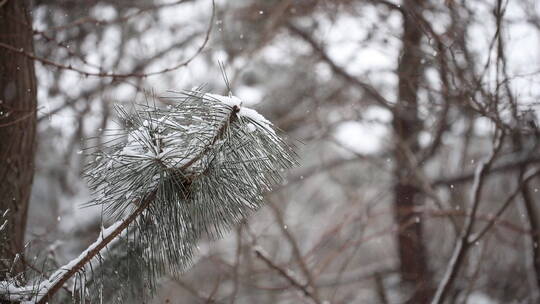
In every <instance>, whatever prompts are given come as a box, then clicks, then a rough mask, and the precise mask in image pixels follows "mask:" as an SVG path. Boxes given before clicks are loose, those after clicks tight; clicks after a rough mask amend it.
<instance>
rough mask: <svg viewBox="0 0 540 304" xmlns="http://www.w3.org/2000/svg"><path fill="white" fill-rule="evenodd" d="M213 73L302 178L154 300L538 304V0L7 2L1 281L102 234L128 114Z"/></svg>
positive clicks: (1, 44)
mask: <svg viewBox="0 0 540 304" xmlns="http://www.w3.org/2000/svg"><path fill="white" fill-rule="evenodd" d="M219 62H223V64H224V66H225V69H226V72H227V75H228V77H229V79H230V82H231V87H232V91H233V93H234V94H235V95H236V96H238V97H240V98H241V99H242V100H243V102H244V103H245V104H247V105H249V106H250V107H253V108H255V109H257V110H258V111H259V112H260V113H262V114H263V115H265V117H266V118H268V119H269V120H270V121H272V122H273V123H274V124H275V125H276V126H277V127H278V128H280V129H281V130H283V132H284V133H285V134H286V135H287V138H288V140H289V141H290V142H291V143H292V144H294V145H295V146H296V150H297V151H296V152H297V153H298V155H299V160H300V163H301V165H300V166H299V167H298V168H295V169H294V170H292V171H291V172H284V174H285V175H286V182H285V183H283V185H281V186H279V188H278V189H276V191H274V192H272V193H268V194H267V196H266V201H267V205H266V206H265V207H264V208H263V209H262V210H260V211H259V212H257V214H255V215H254V216H252V217H251V218H250V219H249V220H248V221H247V222H245V223H243V224H242V225H239V226H238V227H237V228H236V229H235V230H234V231H232V232H231V233H229V234H228V235H225V237H224V238H223V239H222V240H219V241H213V240H203V241H201V242H200V244H199V252H198V254H197V258H196V261H195V263H194V265H193V267H192V268H191V269H189V270H188V271H187V272H186V273H185V274H184V275H183V276H181V277H172V276H171V277H163V278H162V281H161V283H160V288H159V291H158V293H157V294H156V295H155V297H154V298H153V303H237V304H240V303H321V304H322V303H383V304H384V303H464V304H467V303H468V304H474V303H479V304H482V303H489V304H491V303H538V302H539V301H540V247H539V241H540V205H539V204H540V193H539V188H540V153H539V152H540V149H539V144H540V129H539V125H538V123H539V113H540V103H539V99H538V98H539V97H540V75H539V73H540V3H539V2H538V1H536V0H334V1H331V0H265V1H255V0H238V1H225V0H222V1H217V0H216V1H215V3H213V2H212V1H211V0H197V1H195V0H192V1H190V0H181V1H157V0H156V1H151V0H130V1H127V0H84V1H76V0H56V1H55V0H34V1H18V0H2V1H0V211H1V212H0V216H2V214H3V213H4V211H5V210H8V209H9V212H8V213H6V214H4V215H3V218H6V219H8V220H9V221H8V226H7V230H6V232H7V234H5V235H4V236H3V238H4V239H3V240H1V241H2V242H3V245H2V246H0V258H1V263H0V273H1V274H0V278H5V277H6V276H7V275H15V274H16V273H17V272H19V271H23V270H25V271H27V272H28V273H33V275H39V273H40V272H47V271H49V270H53V269H55V267H57V266H58V265H63V264H64V263H65V262H66V261H69V260H70V259H71V258H73V257H74V256H76V255H78V254H79V253H80V252H81V251H82V250H84V248H86V246H87V245H88V244H89V243H91V242H92V241H93V240H95V238H96V236H97V235H98V234H99V231H100V226H101V219H102V217H101V210H100V208H81V204H83V203H85V202H87V201H89V199H90V197H89V190H88V188H87V184H86V181H85V180H84V178H83V168H84V166H85V164H87V163H88V162H92V161H93V159H92V158H91V157H89V156H88V153H87V152H88V151H89V150H91V149H93V148H91V147H96V146H100V145H102V144H104V143H105V142H106V138H104V137H103V134H104V130H105V129H106V128H108V127H111V126H112V122H113V121H114V119H115V115H116V114H115V112H114V111H113V110H112V109H113V106H114V105H115V104H124V105H129V104H133V103H137V102H144V100H145V98H146V97H145V96H146V94H149V93H150V94H155V95H157V96H161V95H164V94H165V93H166V92H167V90H181V89H189V88H192V87H194V86H199V85H201V84H204V85H205V88H206V89H207V90H209V91H212V92H216V93H220V94H226V93H227V92H226V86H225V84H224V82H223V78H222V73H221V71H220V67H219V64H218V63H219ZM34 70H35V71H34ZM161 102H162V105H163V106H166V105H167V102H169V101H168V100H165V99H163V100H162V101H161ZM83 152H84V153H83ZM90 152H91V151H90ZM32 159H34V160H35V161H34V163H32ZM30 186H31V188H30ZM2 222H3V221H0V225H1V224H2ZM21 252H24V253H25V254H24V256H22V255H17V254H16V253H21ZM43 265H45V266H43ZM60 292H63V291H60Z"/></svg>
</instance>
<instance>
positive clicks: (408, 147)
mask: <svg viewBox="0 0 540 304" xmlns="http://www.w3.org/2000/svg"><path fill="white" fill-rule="evenodd" d="M423 2H424V1H423V0H405V1H403V5H402V8H403V10H404V12H405V13H404V14H403V28H404V29H403V36H402V51H401V57H400V60H399V63H398V77H399V84H398V98H399V99H398V102H397V104H396V106H395V108H394V113H393V114H394V118H393V128H394V135H395V142H396V144H395V159H396V167H395V169H394V170H395V171H394V177H395V179H396V185H395V187H394V208H395V217H396V222H397V224H398V225H399V227H400V229H399V232H398V235H397V245H398V253H399V258H400V264H401V266H400V273H401V277H402V280H403V282H405V283H406V285H409V286H411V287H412V288H413V290H414V292H413V295H412V297H411V298H410V300H409V303H427V302H428V301H429V300H430V292H429V290H430V288H429V278H428V277H429V274H428V272H429V271H428V266H427V261H426V252H425V246H424V241H423V237H422V221H421V214H419V213H418V212H415V211H414V208H415V207H417V206H418V205H420V203H419V201H418V200H419V194H420V190H419V189H418V188H417V187H416V186H415V185H414V183H412V181H413V180H414V172H413V171H412V170H415V169H416V168H410V165H409V162H408V161H407V153H410V152H412V154H415V155H416V154H417V152H418V151H419V146H418V133H419V131H420V129H421V126H422V122H421V121H420V120H419V118H418V101H417V95H418V87H419V82H420V79H421V73H422V70H421V68H420V61H421V58H422V55H421V50H420V43H421V38H422V30H421V28H420V25H419V24H418V23H417V22H416V20H415V18H414V15H416V14H421V9H422V3H423Z"/></svg>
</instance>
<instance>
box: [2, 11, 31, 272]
mask: <svg viewBox="0 0 540 304" xmlns="http://www.w3.org/2000/svg"><path fill="white" fill-rule="evenodd" d="M32 39H33V34H32V20H31V18H30V4H29V1H23V0H7V1H0V43H2V44H7V45H9V46H13V47H15V48H17V49H23V50H24V51H27V52H33V42H32ZM36 108H37V107H36V76H35V72H34V62H33V60H31V59H29V58H28V57H25V56H24V55H22V54H17V53H14V52H12V51H9V50H7V49H6V48H3V47H2V46H0V216H2V214H4V212H5V211H6V210H8V209H9V212H8V213H7V216H6V217H5V218H4V219H2V220H1V221H2V223H3V221H4V220H5V219H7V220H8V224H7V227H6V228H5V229H4V230H3V231H2V238H3V240H1V241H0V279H3V278H5V277H6V274H7V272H8V271H9V269H10V267H11V262H12V261H13V258H14V255H15V254H16V253H21V254H22V253H24V233H25V228H26V216H27V210H28V200H29V198H30V190H31V186H32V179H33V175H34V153H35V134H36ZM2 223H0V225H1V224H2ZM14 266H15V267H14V268H13V272H14V274H16V273H18V272H21V271H23V270H24V266H23V264H22V263H21V262H20V261H19V262H18V263H17V264H15V265H14ZM12 275H13V274H12Z"/></svg>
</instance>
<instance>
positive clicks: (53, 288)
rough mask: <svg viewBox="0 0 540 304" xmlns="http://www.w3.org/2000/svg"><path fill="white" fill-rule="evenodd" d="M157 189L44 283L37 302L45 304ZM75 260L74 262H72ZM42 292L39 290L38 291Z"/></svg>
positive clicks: (127, 225)
mask: <svg viewBox="0 0 540 304" xmlns="http://www.w3.org/2000/svg"><path fill="white" fill-rule="evenodd" d="M156 193H157V191H154V192H152V193H150V194H149V195H148V196H147V197H146V199H144V200H143V201H142V202H141V203H140V205H139V207H138V208H137V209H135V211H134V212H133V213H132V214H131V215H130V216H128V217H127V218H126V219H125V220H123V221H119V222H117V224H115V225H112V226H111V227H109V228H108V229H107V230H106V231H103V232H102V233H101V235H100V236H99V237H98V239H97V240H96V241H95V242H94V243H93V244H92V245H90V246H89V247H88V249H86V250H85V251H84V252H83V253H82V254H81V255H80V256H79V257H78V258H76V259H75V260H74V261H71V262H70V263H69V264H68V265H66V266H63V267H61V268H60V270H59V271H57V272H55V273H54V274H53V275H52V276H51V277H50V278H49V280H48V281H46V282H44V283H45V285H44V286H45V292H44V293H43V295H41V296H39V297H38V299H37V303H38V304H46V303H47V302H48V301H49V300H50V299H51V298H52V296H53V295H54V294H55V293H56V292H57V291H58V290H59V289H60V288H61V287H62V286H63V285H64V284H65V283H66V282H67V281H68V280H69V279H70V278H72V277H73V276H74V275H75V274H76V273H77V272H78V271H79V270H80V269H81V268H83V267H84V266H85V265H86V264H88V263H89V262H90V261H92V259H94V258H95V257H96V256H97V255H98V254H99V253H100V251H101V250H102V249H103V248H105V247H106V246H107V245H108V244H110V243H111V242H112V241H113V240H114V239H116V238H117V237H118V236H119V235H120V234H121V233H122V232H123V231H124V230H126V229H127V228H128V227H129V225H130V224H131V223H133V221H135V219H136V218H137V217H138V216H139V215H140V214H141V213H142V212H143V211H144V210H146V208H148V206H150V204H151V203H152V202H153V201H154V199H155V198H156ZM74 262H75V263H74ZM39 292H40V293H41V292H42V291H41V290H40V291H39Z"/></svg>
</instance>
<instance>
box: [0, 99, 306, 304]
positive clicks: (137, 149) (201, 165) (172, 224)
mask: <svg viewBox="0 0 540 304" xmlns="http://www.w3.org/2000/svg"><path fill="white" fill-rule="evenodd" d="M166 98H168V99H170V100H172V101H175V104H176V105H175V106H169V107H166V108H160V107H156V106H155V105H149V104H148V103H147V104H145V105H140V106H139V107H138V108H135V109H126V108H122V107H119V108H117V112H118V115H119V118H120V122H121V125H123V128H117V129H114V130H108V134H109V136H110V140H109V141H108V142H109V143H110V145H109V146H108V147H107V148H106V149H104V150H101V151H99V152H97V153H95V155H94V156H95V161H94V162H91V163H90V164H89V165H88V167H87V168H86V175H87V179H88V182H89V186H90V188H91V189H92V190H93V196H94V199H93V200H92V201H91V202H90V203H89V204H92V205H101V206H102V207H103V210H104V215H105V216H106V217H109V218H111V219H115V220H116V223H115V224H113V225H112V226H110V227H109V228H107V229H105V230H103V231H102V233H101V234H100V236H99V237H98V239H97V240H96V241H95V242H94V243H93V244H91V245H90V246H89V247H88V248H87V249H86V250H85V251H84V252H83V253H81V254H80V255H79V256H78V257H77V258H75V259H74V260H72V261H71V262H69V263H68V264H66V265H65V266H63V267H61V268H60V269H58V270H57V271H56V272H54V273H53V274H52V275H51V276H50V277H49V278H48V279H47V280H44V281H42V282H40V283H38V284H34V285H32V286H27V287H17V286H16V285H14V284H12V283H9V282H7V281H5V282H0V295H4V298H6V296H5V295H9V296H8V297H9V298H8V299H9V300H11V299H16V300H22V299H24V300H28V301H34V302H37V303H46V302H47V301H49V300H50V299H52V297H53V295H54V294H55V293H56V292H57V291H58V290H59V289H60V288H62V287H63V286H64V284H66V283H67V282H68V281H69V280H70V279H72V278H73V277H75V275H76V274H77V273H79V272H81V271H84V268H85V267H86V265H88V264H92V261H96V258H97V257H99V258H101V257H102V256H103V253H104V251H106V248H108V246H109V245H111V243H113V242H119V241H122V242H127V243H129V244H131V245H130V246H131V247H134V248H138V251H137V252H139V253H140V255H142V257H139V258H142V259H143V262H142V263H132V264H136V265H133V267H139V268H140V270H141V271H143V272H144V273H145V275H144V276H143V277H144V278H143V279H144V280H145V284H146V285H145V286H149V289H150V292H152V291H153V289H155V286H156V280H157V279H159V277H160V276H161V275H163V274H165V273H170V274H173V275H178V274H181V273H182V272H183V271H184V270H185V269H186V268H187V267H189V265H190V263H191V260H192V257H193V254H194V250H195V248H196V244H197V242H198V240H199V239H200V238H201V237H202V236H204V235H206V236H210V237H214V238H218V237H220V236H221V235H222V234H223V233H224V232H225V231H227V230H228V229H230V228H231V227H232V226H233V225H235V224H237V223H238V222H240V221H241V220H243V219H245V218H246V217H247V216H248V215H249V214H250V213H251V212H253V211H255V210H257V209H258V208H259V207H260V206H261V205H262V204H263V194H264V192H268V191H271V190H272V187H273V186H274V185H276V184H278V183H280V182H281V181H282V177H281V174H280V172H282V171H283V170H284V169H287V168H290V167H292V166H293V165H295V164H296V160H295V158H296V155H295V154H294V152H293V150H292V149H291V147H290V146H289V145H288V144H287V143H285V141H284V140H283V139H282V138H281V137H280V136H279V135H278V134H277V132H276V130H275V129H274V126H273V125H272V123H271V122H270V121H268V120H267V119H265V118H264V117H263V116H262V115H260V114H259V113H257V112H256V111H255V110H252V109H249V108H246V107H243V106H242V101H241V100H240V99H239V98H237V97H235V96H232V95H230V96H221V95H216V94H209V93H205V92H201V91H196V90H195V91H185V92H181V93H176V94H174V95H173V96H169V97H166ZM106 258H107V257H106ZM112 283H113V284H114V282H112ZM102 284H103V282H102ZM82 285H84V286H86V285H85V284H82ZM16 295H20V297H22V298H14V297H16ZM84 297H85V295H84V293H82V296H81V298H82V300H83V301H84Z"/></svg>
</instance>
